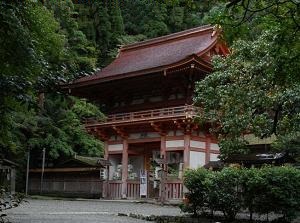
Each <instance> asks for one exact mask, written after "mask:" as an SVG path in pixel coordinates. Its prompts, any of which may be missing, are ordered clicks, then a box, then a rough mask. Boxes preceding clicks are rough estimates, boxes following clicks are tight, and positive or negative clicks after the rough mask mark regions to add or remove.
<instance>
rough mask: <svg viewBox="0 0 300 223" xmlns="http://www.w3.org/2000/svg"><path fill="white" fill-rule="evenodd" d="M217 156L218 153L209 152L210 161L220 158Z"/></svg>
mask: <svg viewBox="0 0 300 223" xmlns="http://www.w3.org/2000/svg"><path fill="white" fill-rule="evenodd" d="M218 156H219V154H215V153H211V154H210V161H218V160H220V159H219V158H218Z"/></svg>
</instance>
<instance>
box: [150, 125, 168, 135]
mask: <svg viewBox="0 0 300 223" xmlns="http://www.w3.org/2000/svg"><path fill="white" fill-rule="evenodd" d="M150 125H151V126H152V128H153V129H154V130H155V131H156V132H158V133H159V134H160V135H161V136H165V135H166V132H165V131H164V130H163V128H162V125H161V124H157V123H155V122H151V123H150Z"/></svg>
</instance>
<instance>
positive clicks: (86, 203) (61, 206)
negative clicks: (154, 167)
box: [6, 200, 181, 223]
mask: <svg viewBox="0 0 300 223" xmlns="http://www.w3.org/2000/svg"><path fill="white" fill-rule="evenodd" d="M6 213H7V214H8V216H9V219H10V220H11V221H12V223H21V222H22V223H50V222H51V223H52V222H53V223H58V222H66V223H69V222H70V223H71V222H72V223H79V222H80V223H81V222H84V223H90V222H95V223H96V222H101V223H112V222H125V223H126V222H127V223H138V222H145V221H142V220H137V219H132V218H128V217H121V216H117V214H118V213H124V214H129V213H134V214H142V215H173V216H175V215H181V213H180V210H179V208H177V207H172V206H158V205H154V204H140V203H134V202H124V201H121V202H118V201H101V200H82V201H66V200H28V203H23V204H22V205H21V206H19V207H17V208H14V209H10V210H7V212H6Z"/></svg>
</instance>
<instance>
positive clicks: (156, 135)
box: [148, 132, 160, 138]
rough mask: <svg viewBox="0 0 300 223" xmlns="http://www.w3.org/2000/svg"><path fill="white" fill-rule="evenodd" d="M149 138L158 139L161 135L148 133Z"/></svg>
mask: <svg viewBox="0 0 300 223" xmlns="http://www.w3.org/2000/svg"><path fill="white" fill-rule="evenodd" d="M148 137H149V138H156V137H160V135H159V134H158V133H157V132H148Z"/></svg>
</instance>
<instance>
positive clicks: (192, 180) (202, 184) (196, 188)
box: [181, 168, 211, 215]
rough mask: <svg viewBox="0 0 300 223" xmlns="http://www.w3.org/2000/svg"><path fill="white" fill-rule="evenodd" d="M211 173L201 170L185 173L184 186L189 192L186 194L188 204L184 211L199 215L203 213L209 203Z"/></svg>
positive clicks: (183, 207) (183, 208)
mask: <svg viewBox="0 0 300 223" xmlns="http://www.w3.org/2000/svg"><path fill="white" fill-rule="evenodd" d="M209 175H211V172H210V171H208V170H206V169H204V168H199V169H196V170H187V171H186V172H185V178H184V185H185V186H186V187H187V189H188V190H189V193H187V194H186V198H187V199H188V203H187V204H186V205H184V206H182V208H181V209H182V211H185V212H190V213H193V214H194V215H197V214H198V213H199V212H200V213H203V211H204V208H205V207H206V203H207V202H208V197H207V195H208V194H207V191H208V190H209V179H210V176H209Z"/></svg>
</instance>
